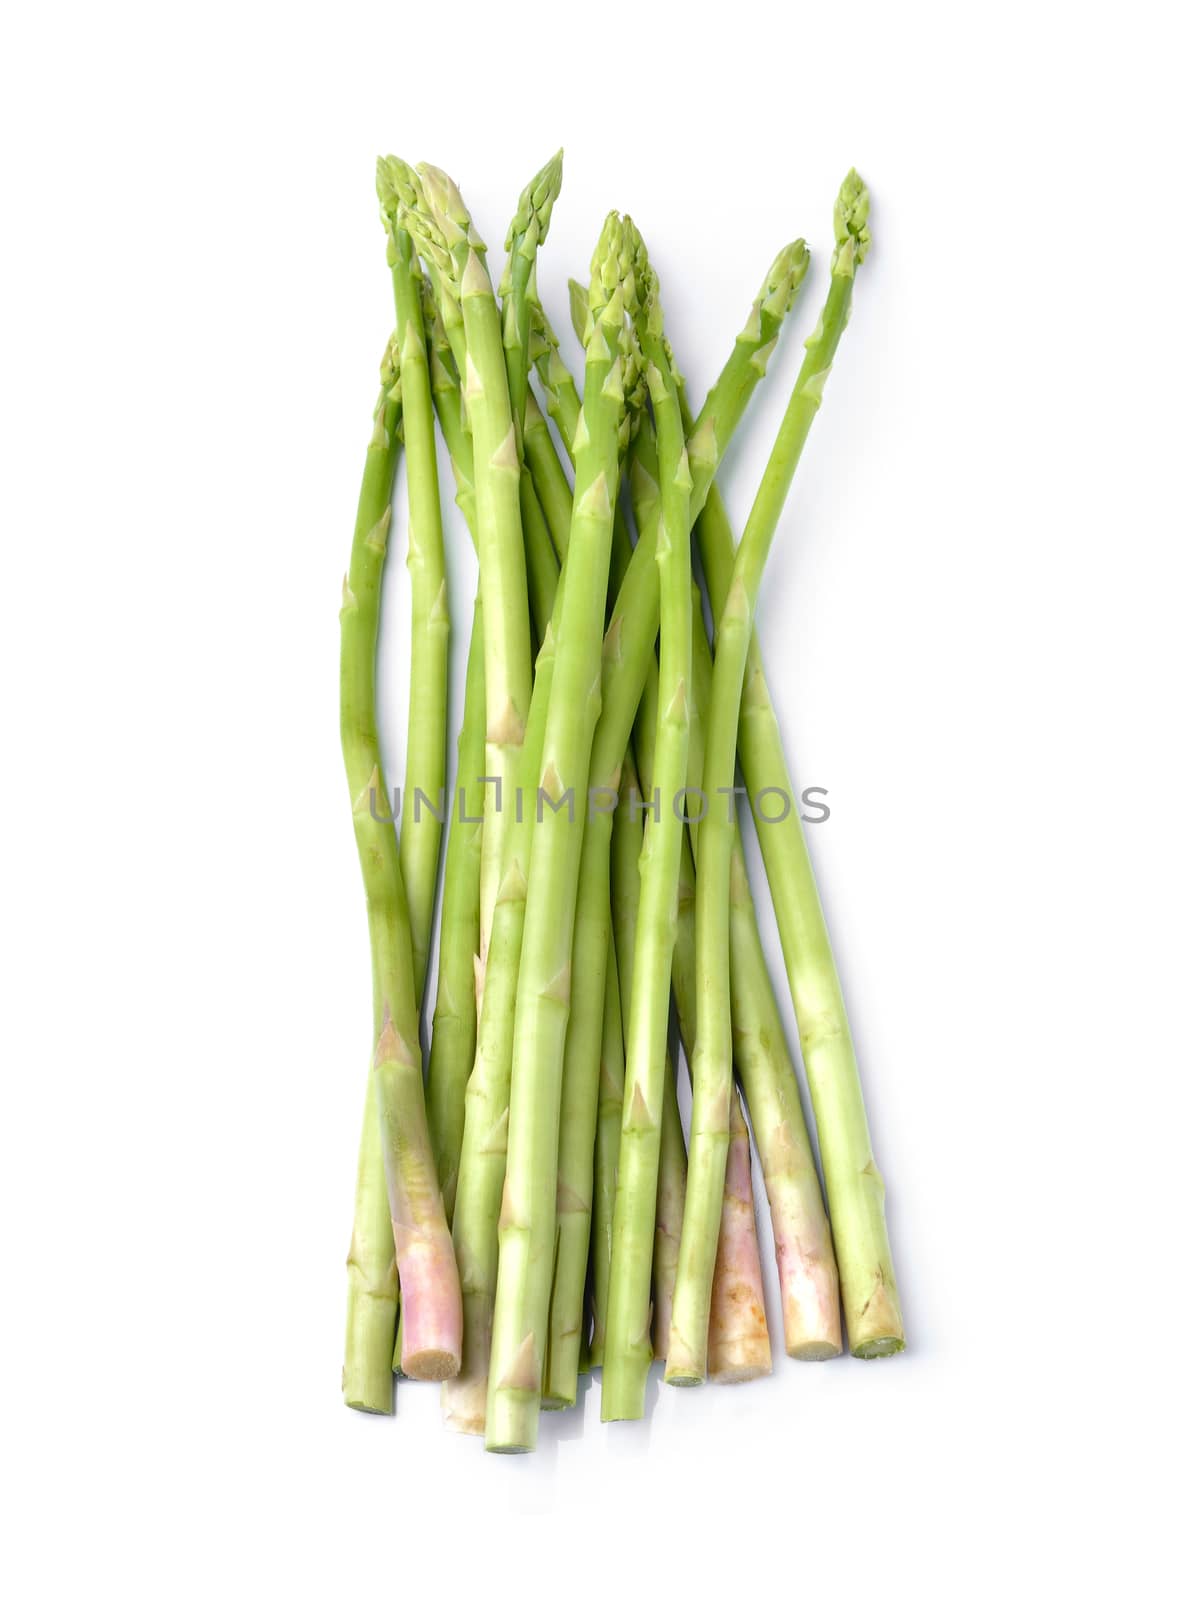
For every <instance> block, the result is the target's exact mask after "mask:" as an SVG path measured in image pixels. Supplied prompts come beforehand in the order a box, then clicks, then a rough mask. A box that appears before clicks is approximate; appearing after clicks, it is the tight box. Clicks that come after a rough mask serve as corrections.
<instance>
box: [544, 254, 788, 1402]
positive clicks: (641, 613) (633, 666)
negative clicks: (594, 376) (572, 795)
mask: <svg viewBox="0 0 1192 1600" xmlns="http://www.w3.org/2000/svg"><path fill="white" fill-rule="evenodd" d="M804 271H805V251H804V250H803V247H802V245H800V246H799V247H798V248H796V247H795V246H793V245H789V246H787V247H786V249H784V250H783V251H781V252H780V253H779V255H778V256H777V257H776V258H775V261H774V262H773V264H772V266H771V268H770V270H769V272H768V273H767V276H766V280H765V282H764V284H763V286H762V289H761V291H760V292H759V294H758V297H757V299H756V301H755V302H754V305H753V308H752V310H751V312H750V316H749V319H748V321H747V323H746V325H745V327H744V328H743V329H742V331H741V333H740V334H739V335H738V337H737V340H736V343H735V345H734V349H733V351H732V354H731V355H730V356H729V359H728V361H727V362H726V363H725V366H724V369H723V371H722V372H721V374H720V377H719V379H718V380H717V382H716V384H715V386H714V387H713V389H712V391H711V392H710V393H709V395H708V398H707V400H706V401H705V403H704V405H703V407H702V409H701V411H700V416H699V418H698V420H697V421H696V422H695V423H694V424H693V425H692V427H691V428H690V429H688V430H687V431H688V445H689V452H688V453H689V456H690V462H691V468H692V474H693V489H692V502H693V505H694V506H695V507H697V508H698V507H699V506H701V505H702V503H703V500H704V499H705V498H706V496H707V493H708V489H709V487H710V485H711V482H712V475H713V472H714V470H715V464H716V462H717V461H718V460H719V459H720V456H721V455H722V454H723V451H724V449H725V448H726V446H727V444H728V441H729V439H730V438H731V436H732V432H733V430H734V428H735V427H736V424H737V422H738V421H739V419H740V417H741V415H742V414H743V412H744V409H745V405H746V402H747V401H748V398H749V396H750V395H751V394H752V392H753V389H754V387H755V386H756V384H757V383H758V382H759V381H760V378H761V376H762V374H763V372H764V370H765V364H766V359H767V357H768V355H769V352H770V350H771V349H772V347H773V344H774V341H775V339H776V338H777V333H778V329H779V328H780V326H781V324H782V320H783V318H784V317H785V315H786V313H787V311H788V310H789V308H790V305H791V303H792V301H793V299H794V295H795V293H796V292H797V290H798V287H799V284H800V283H801V281H802V277H803V272H804ZM585 304H586V297H585ZM535 315H536V317H537V320H538V323H539V327H540V329H541V330H542V333H543V340H544V350H545V351H547V352H549V353H548V354H543V355H541V356H540V359H539V361H538V363H537V370H538V373H539V377H540V378H542V379H543V382H544V386H545V388H546V391H547V394H548V396H549V404H550V410H551V414H552V416H553V417H554V419H555V422H556V426H557V427H558V429H559V433H560V437H561V438H562V440H563V444H564V446H565V448H566V449H567V451H568V453H569V454H570V455H571V456H572V457H573V459H574V456H575V442H576V433H577V429H578V426H579V395H578V391H577V389H576V387H575V384H574V382H573V380H572V378H571V375H570V373H569V372H568V371H567V368H566V364H565V363H564V362H563V360H562V356H561V354H560V353H559V349H558V341H557V340H556V339H555V338H554V335H553V332H552V330H551V329H550V325H549V323H548V322H547V320H546V318H545V315H544V314H543V313H542V311H541V308H540V307H538V306H536V307H535ZM634 471H635V474H636V475H637V476H638V478H639V479H641V478H642V476H643V473H642V469H641V468H640V464H638V463H635V466H634ZM645 477H646V478H647V479H648V478H649V475H648V474H645ZM649 481H650V482H651V483H652V482H653V480H652V479H649ZM642 487H643V485H642V483H641V482H639V484H638V489H639V493H638V503H639V506H642V507H645V506H646V505H647V497H645V496H644V495H642V494H641V492H640V491H641V489H642ZM658 512H659V502H658V495H657V485H656V484H655V485H654V496H653V504H652V506H650V508H649V514H648V515H644V516H643V517H642V518H641V520H640V523H639V539H638V543H637V546H636V547H635V549H634V550H633V553H632V556H631V557H630V558H629V561H628V564H627V568H626V570H625V576H624V578H623V580H622V582H621V584H620V587H619V589H618V594H617V600H616V603H615V605H614V607H613V612H612V617H611V619H610V622H609V626H608V629H607V631H606V634H605V641H604V668H603V682H602V695H603V701H602V709H601V715H600V721H599V723H598V725H597V729H596V737H595V740H594V742H593V747H592V759H591V767H590V781H591V792H592V795H593V796H594V797H599V796H601V795H602V794H603V795H612V794H615V793H616V792H617V789H618V785H619V781H620V774H621V763H622V760H623V759H624V757H625V753H626V749H627V747H628V743H629V739H630V735H631V733H632V730H633V723H634V717H635V716H636V713H637V709H638V704H639V702H640V700H641V695H642V689H643V686H644V684H645V682H646V678H647V674H648V672H649V671H650V669H651V667H652V666H654V665H655V657H654V641H655V637H656V635H657V632H658V616H659V587H658V568H657V563H656V560H655V553H656V549H657V525H658ZM627 544H628V534H627V532H624V531H622V530H620V529H618V527H617V523H616V522H614V535H613V551H614V557H615V555H616V552H617V550H618V547H619V546H623V545H627ZM612 832H613V822H612V819H611V818H610V816H609V815H608V811H607V809H606V808H605V807H604V805H603V804H602V803H600V804H593V806H592V807H591V808H590V813H589V816H588V821H587V825H586V827H585V829H584V839H583V850H582V859H581V867H580V888H579V896H578V900H577V905H576V918H575V951H574V956H573V959H574V962H575V964H576V966H577V969H578V970H580V971H582V972H583V973H584V974H585V980H586V981H588V982H592V983H594V984H596V983H599V982H601V981H602V974H601V971H600V967H599V962H600V960H601V959H602V956H601V952H602V951H603V952H604V953H605V954H604V957H603V958H604V959H607V948H608V941H607V935H606V934H604V933H602V931H601V929H602V928H603V927H604V926H606V925H607V919H608V887H607V885H608V875H609V874H608V851H609V845H610V842H611V838H612ZM627 979H628V974H623V975H622V993H621V1000H622V1009H623V1011H625V1012H626V1014H627V1011H628V1006H627V997H628V989H627V987H626V983H627ZM599 1050H600V1037H599V1035H598V1034H596V1033H595V1030H594V1029H592V1028H591V1027H587V1028H585V1027H572V1028H569V1029H568V1035H567V1046H566V1057H565V1061H564V1078H563V1096H564V1103H563V1115H562V1121H563V1123H564V1124H565V1125H566V1126H568V1127H569V1128H570V1127H571V1125H572V1124H573V1123H574V1122H577V1121H581V1122H582V1124H583V1126H584V1127H586V1128H588V1129H591V1128H593V1127H594V1123H595V1118H596V1105H597V1098H598V1063H599ZM588 1138H589V1143H590V1139H591V1135H590V1134H589V1135H588ZM581 1143H582V1140H581V1139H580V1138H579V1137H578V1136H577V1137H576V1138H575V1139H574V1140H573V1141H569V1146H568V1151H569V1152H570V1151H571V1150H572V1149H578V1147H579V1146H580V1144H581ZM566 1158H567V1153H565V1159H566ZM586 1174H587V1175H586ZM563 1182H564V1183H565V1184H566V1186H567V1188H568V1190H569V1191H570V1193H571V1195H573V1196H575V1197H582V1196H583V1195H584V1193H585V1186H586V1185H589V1184H590V1182H591V1177H590V1173H588V1172H587V1168H586V1164H585V1165H578V1166H576V1167H574V1168H567V1167H565V1168H564V1169H563ZM674 1191H675V1186H674V1185H670V1186H669V1187H668V1194H673V1193H674ZM586 1192H587V1194H588V1195H589V1197H590V1194H591V1190H590V1188H587V1190H586ZM572 1210H573V1213H574V1214H573V1215H572V1216H571V1217H570V1219H569V1222H568V1225H567V1227H566V1228H565V1229H564V1230H563V1231H562V1232H561V1233H560V1237H559V1262H558V1265H557V1267H556V1273H555V1293H554V1304H553V1306H552V1312H551V1322H552V1328H553V1330H554V1332H555V1339H556V1345H557V1346H558V1345H559V1344H560V1342H561V1341H562V1342H563V1344H564V1346H565V1344H566V1342H567V1339H568V1336H569V1331H570V1330H573V1329H574V1328H575V1327H576V1326H577V1325H578V1323H579V1318H580V1312H581V1306H582V1301H581V1302H576V1301H575V1298H574V1297H575V1295H576V1293H577V1292H578V1291H577V1287H576V1286H577V1284H579V1283H580V1282H581V1273H580V1263H582V1262H583V1261H586V1258H587V1253H588V1247H587V1241H586V1238H584V1233H585V1230H586V1228H587V1226H588V1223H587V1220H586V1217H585V1214H584V1213H583V1212H582V1211H580V1210H578V1209H577V1208H576V1207H575V1205H574V1202H573V1204H572ZM575 1257H578V1259H574V1258H575ZM568 1297H570V1298H568ZM658 1298H659V1297H658V1296H657V1295H656V1300H657V1299H658ZM602 1309H603V1308H602V1307H600V1306H598V1307H597V1311H598V1314H599V1312H600V1311H601V1310H602ZM570 1339H571V1341H572V1343H573V1342H574V1335H573V1334H570ZM598 1348H599V1340H598ZM550 1367H551V1375H552V1384H553V1385H554V1386H555V1388H556V1391H557V1393H558V1394H559V1395H566V1394H567V1393H568V1392H570V1390H571V1388H572V1385H573V1379H572V1376H571V1375H572V1373H573V1371H574V1360H573V1358H572V1356H570V1355H569V1354H568V1351H567V1349H566V1348H565V1347H564V1348H556V1350H555V1352H554V1353H553V1355H552V1357H551V1362H550Z"/></svg>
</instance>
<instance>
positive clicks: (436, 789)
mask: <svg viewBox="0 0 1192 1600" xmlns="http://www.w3.org/2000/svg"><path fill="white" fill-rule="evenodd" d="M377 193H378V197H379V199H380V201H381V219H382V221H383V222H384V224H385V232H386V239H387V254H388V260H389V266H390V270H391V272H392V275H393V299H394V305H395V307H396V311H397V335H396V337H397V344H398V350H399V352H400V358H401V386H402V405H403V431H404V434H405V447H406V486H407V495H408V501H409V517H408V521H407V530H406V538H407V548H406V565H407V566H408V568H409V571H410V605H411V629H410V700H409V712H408V719H407V724H406V781H405V786H404V795H405V803H404V805H403V807H402V813H401V830H400V855H401V868H402V880H403V882H404V883H405V886H406V898H407V900H408V902H409V907H410V931H411V936H412V938H413V947H414V983H415V988H416V992H417V995H418V999H419V1004H420V1005H421V1000H422V989H423V984H424V983H425V980H426V967H427V961H428V959H429V953H430V937H431V926H432V923H433V921H434V905H435V889H436V886H437V883H438V876H439V847H440V844H441V842H442V821H441V818H442V815H443V807H444V799H445V796H444V788H445V784H446V773H447V750H446V746H447V652H448V646H449V643H450V633H451V619H450V611H449V606H448V596H447V567H446V562H445V558H444V554H443V520H442V512H441V508H440V505H439V469H438V461H437V458H436V454H435V418H434V409H433V405H432V402H431V390H430V374H429V367H428V361H427V350H426V331H425V329H424V327H423V322H422V296H421V290H420V275H419V272H418V263H417V258H416V257H415V255H414V245H413V241H412V240H411V238H410V235H409V234H408V233H407V232H406V230H405V229H404V228H403V227H401V226H400V225H399V224H398V222H397V218H396V209H397V207H396V195H395V193H394V191H393V188H392V186H391V185H390V184H389V182H388V179H387V178H386V176H385V170H384V164H383V163H381V164H380V166H379V169H378V183H377Z"/></svg>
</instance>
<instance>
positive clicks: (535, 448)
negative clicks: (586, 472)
mask: <svg viewBox="0 0 1192 1600" xmlns="http://www.w3.org/2000/svg"><path fill="white" fill-rule="evenodd" d="M525 446H526V460H527V462H528V463H529V467H530V474H531V476H532V478H533V480H534V490H535V493H536V494H537V496H538V501H539V504H540V505H541V506H542V511H543V515H544V516H545V517H546V522H547V526H548V527H549V529H550V536H551V542H552V543H553V545H554V547H555V555H556V557H557V558H558V560H559V561H560V562H562V560H563V557H564V556H565V555H566V554H567V539H568V535H569V534H570V531H571V485H570V484H569V483H568V482H567V474H566V473H565V472H564V471H563V464H562V462H561V461H560V460H559V457H558V455H557V454H556V452H555V446H554V442H553V440H552V439H551V436H550V429H549V428H548V427H547V425H546V418H545V417H544V416H543V415H542V412H541V411H540V410H539V409H538V402H537V400H535V398H534V396H533V395H532V394H527V396H526V427H525Z"/></svg>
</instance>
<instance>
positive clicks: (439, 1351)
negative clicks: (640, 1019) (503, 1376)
mask: <svg viewBox="0 0 1192 1600" xmlns="http://www.w3.org/2000/svg"><path fill="white" fill-rule="evenodd" d="M399 359H400V357H399V356H398V355H397V352H396V350H395V349H394V348H393V346H391V347H390V366H392V363H393V361H394V360H399ZM389 412H390V406H389V405H388V404H386V403H384V402H383V403H382V407H381V411H380V414H379V418H378V424H377V429H376V431H375V432H374V436H373V443H372V445H371V446H370V451H369V460H368V463H367V465H366V468H365V483H364V488H363V489H362V494H361V505H360V508H359V510H358V514H357V525H356V536H355V538H354V540H353V545H352V559H351V563H350V565H349V569H348V576H347V578H346V580H345V583H344V596H343V606H342V609H341V612H340V619H341V630H342V647H341V657H340V661H341V677H340V708H341V732H342V738H343V747H344V764H345V768H346V770H347V776H348V784H349V789H350V792H351V794H352V796H353V817H354V821H355V827H356V842H357V851H358V854H359V856H360V866H361V872H362V875H363V878H364V883H365V893H366V897H367V900H368V907H369V931H370V936H371V944H372V953H373V991H374V996H373V1004H374V1017H375V1023H376V1026H377V1035H376V1048H375V1053H374V1056H373V1072H372V1080H371V1085H370V1096H369V1098H370V1100H371V1101H372V1105H371V1108H370V1110H371V1117H370V1118H369V1119H366V1124H365V1138H364V1140H363V1141H362V1149H361V1161H360V1176H359V1179H358V1192H357V1232H359V1228H360V1224H361V1223H362V1222H363V1223H364V1224H365V1227H366V1229H367V1230H368V1238H367V1240H366V1242H365V1244H364V1246H363V1247H362V1248H363V1251H364V1253H365V1254H366V1255H368V1256H369V1257H371V1259H372V1261H373V1262H374V1263H375V1264H376V1265H378V1266H379V1264H380V1253H381V1252H380V1250H379V1244H378V1241H377V1239H376V1227H377V1224H378V1222H379V1214H378V1212H379V1208H378V1207H377V1206H376V1201H375V1189H376V1174H377V1167H378V1164H379V1163H378V1160H377V1157H378V1155H379V1156H380V1157H382V1158H383V1163H384V1173H385V1183H386V1188H387V1190H388V1211H389V1217H390V1221H391V1224H392V1229H393V1243H394V1249H395V1257H396V1263H397V1274H398V1277H399V1279H400V1282H401V1286H402V1290H403V1300H404V1304H405V1308H406V1317H405V1321H406V1330H407V1332H406V1341H405V1351H406V1359H405V1363H404V1364H405V1369H406V1371H407V1372H408V1373H409V1374H410V1376H411V1377H416V1378H417V1377H422V1378H442V1377H444V1376H445V1375H446V1374H447V1373H448V1372H449V1371H454V1370H455V1369H456V1368H457V1367H458V1364H459V1344H460V1307H459V1279H458V1276H457V1273H456V1268H455V1258H454V1256H453V1254H452V1252H451V1238H450V1234H449V1233H448V1231H447V1224H446V1218H445V1217H444V1215H443V1204H442V1198H441V1196H440V1193H439V1186H438V1179H437V1174H436V1172H435V1166H434V1158H433V1155H432V1153H431V1147H430V1136H429V1133H428V1131H427V1125H426V1106H425V1102H424V1099H423V1092H422V1068H421V1056H420V1050H419V1043H418V1003H417V997H416V991H415V980H414V957H413V947H412V941H411V934H410V922H409V911H408V908H407V903H406V895H405V886H404V884H403V882H402V877H401V863H400V859H399V855H398V844H397V836H396V833H395V832H394V829H393V827H392V825H391V824H390V823H389V822H388V821H386V820H385V819H383V818H382V819H379V820H378V818H377V817H376V808H377V805H378V801H379V797H380V796H383V795H385V794H387V793H388V790H387V787H386V784H385V777H384V772H383V768H382V764H381V758H380V746H379V742H378V739H377V729H376V643H377V631H378V627H379V623H380V591H381V577H382V573H383V570H384V564H385V550H386V546H387V543H388V533H389V523H390V516H391V505H390V497H391V494H392V472H393V455H392V443H391V441H390V439H389V438H388V435H387V420H386V419H387V417H388V414H389ZM378 508H380V509H379V515H377V516H376V517H375V519H373V520H371V521H370V520H369V519H370V518H372V517H373V513H374V512H377V511H378ZM368 1120H372V1121H373V1122H374V1123H375V1125H376V1128H377V1140H376V1144H375V1145H374V1144H373V1143H372V1141H371V1139H370V1137H369V1133H368ZM378 1147H379V1148H378ZM354 1269H355V1270H354ZM360 1270H361V1268H360V1260H359V1252H358V1238H357V1237H354V1239H353V1248H352V1253H351V1255H350V1256H349V1330H348V1360H347V1362H346V1363H345V1395H346V1397H347V1399H348V1402H349V1404H352V1405H359V1406H361V1407H362V1408H364V1409H372V1410H388V1409H390V1408H391V1406H392V1392H391V1390H392V1379H391V1378H390V1377H389V1373H388V1368H389V1366H390V1361H391V1356H392V1350H393V1337H394V1325H393V1320H392V1312H391V1309H390V1308H395V1304H396V1298H395V1296H394V1295H392V1294H391V1293H390V1292H387V1291H388V1290H389V1288H390V1284H389V1273H388V1271H386V1273H385V1276H384V1279H383V1280H382V1279H379V1278H373V1279H372V1280H371V1281H370V1282H369V1283H368V1284H367V1286H366V1288H365V1293H367V1294H369V1298H370V1299H371V1298H375V1297H376V1296H377V1295H378V1292H380V1293H383V1294H384V1299H385V1311H384V1324H383V1327H382V1318H381V1315H380V1313H377V1314H376V1315H375V1316H374V1315H372V1314H370V1315H369V1316H368V1330H369V1340H368V1350H367V1361H368V1365H367V1369H365V1368H364V1366H363V1361H362V1358H363V1356H364V1351H363V1349H362V1346H361V1344H360V1342H359V1334H360V1331H361V1328H360V1322H361V1319H360V1315H359V1313H360V1309H361V1308H360V1306H359V1295H358V1292H357V1291H358V1284H357V1281H356V1279H355V1273H358V1272H360ZM370 1291H371V1292H370ZM382 1333H383V1337H384V1343H383V1344H382V1343H381V1340H380V1336H381V1335H382ZM382 1350H383V1352H384V1366H385V1368H386V1373H385V1377H384V1380H382V1378H381V1374H380V1365H381V1359H382V1354H381V1353H382ZM349 1385H350V1387H349Z"/></svg>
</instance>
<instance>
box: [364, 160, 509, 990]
mask: <svg viewBox="0 0 1192 1600" xmlns="http://www.w3.org/2000/svg"><path fill="white" fill-rule="evenodd" d="M386 170H387V174H388V177H389V180H390V183H391V186H392V188H393V190H394V193H395V195H396V197H397V218H398V221H399V222H400V223H401V224H402V225H403V226H404V227H405V228H407V229H408V231H409V232H410V234H411V235H412V236H413V238H414V240H415V243H416V244H417V246H418V249H419V251H420V253H421V254H422V255H423V257H424V259H428V260H429V262H430V263H432V264H433V268H434V273H435V282H436V285H437V289H438V294H439V298H440V304H441V309H442V313H443V320H444V324H445V326H446V328H447V331H448V337H449V338H450V336H451V329H452V326H453V325H462V331H463V343H464V347H465V348H464V355H463V359H464V370H463V371H462V373H461V377H462V378H463V392H464V401H465V404H466V406H467V414H468V421H469V424H470V427H471V434H472V446H473V471H474V477H475V489H476V522H477V536H478V540H479V546H480V551H479V553H480V589H481V595H482V597H483V601H484V618H485V625H484V687H485V700H486V707H487V714H486V726H485V747H486V748H485V766H486V777H487V778H488V779H489V780H490V782H489V783H488V786H487V790H486V796H485V807H484V829H483V833H482V844H481V849H482V857H481V894H480V960H481V964H482V966H483V964H484V962H485V960H486V958H487V950H488V941H489V937H490V934H491V930H492V919H493V909H494V907H495V904H496V899H497V893H498V890H499V888H500V883H501V877H502V871H503V864H504V859H505V838H506V834H507V832H508V829H509V826H510V817H511V811H510V808H509V807H508V806H507V805H505V804H504V803H503V802H504V799H505V796H506V794H507V793H509V792H511V791H512V790H513V788H514V785H515V782H516V775H517V766H518V759H519V753H520V751H521V747H522V743H523V741H524V739H525V729H526V716H527V713H528V710H529V702H530V683H531V670H530V623H529V602H528V596H527V585H526V561H525V553H524V548H523V543H522V522H521V505H520V479H521V467H520V461H519V456H518V449H517V436H516V432H515V429H514V423H513V412H512V408H511V404H510V399H509V384H508V379H507V376H506V371H505V356H504V349H503V343H502V334H501V319H500V314H499V312H498V310H497V302H496V297H495V295H494V294H493V288H492V283H491V281H490V279H489V275H488V271H487V269H486V268H485V265H484V243H483V241H482V240H481V238H480V236H479V235H478V234H477V232H476V229H475V227H474V226H473V224H472V219H471V216H470V214H469V212H468V209H467V207H466V206H465V204H464V201H463V197H462V196H461V195H460V192H459V190H458V189H457V188H456V186H455V184H454V183H453V182H452V181H451V179H450V178H449V177H448V176H447V175H446V173H444V172H441V171H440V170H439V169H438V168H437V167H431V166H427V165H425V164H423V165H422V166H420V167H419V169H418V172H417V173H414V172H413V171H412V170H411V169H410V168H409V167H408V166H406V165H405V163H404V162H401V161H398V160H397V159H396V158H395V157H392V156H391V157H389V158H388V161H387V162H386ZM457 360H458V355H457Z"/></svg>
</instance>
